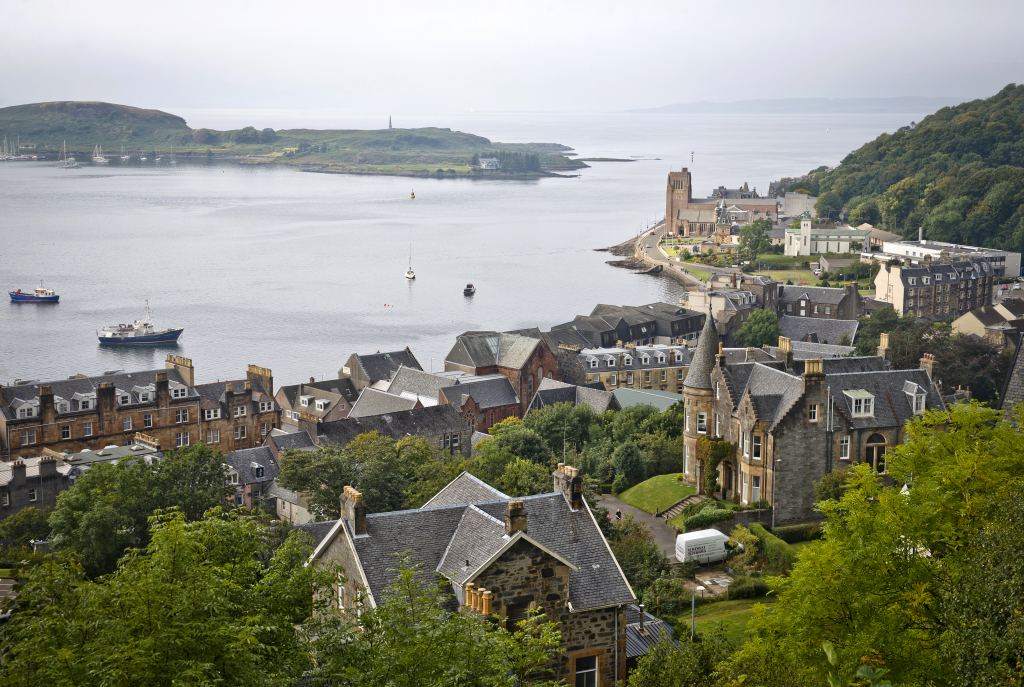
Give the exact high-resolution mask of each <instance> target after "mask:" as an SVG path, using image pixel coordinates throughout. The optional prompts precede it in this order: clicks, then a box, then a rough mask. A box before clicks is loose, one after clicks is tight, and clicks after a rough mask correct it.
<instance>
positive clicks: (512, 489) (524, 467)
mask: <svg viewBox="0 0 1024 687" xmlns="http://www.w3.org/2000/svg"><path fill="white" fill-rule="evenodd" d="M497 487H498V488H499V489H501V490H502V491H503V492H505V493H506V494H508V495H509V496H532V495H533V494H543V493H545V492H547V491H549V490H550V489H551V475H550V474H548V471H547V470H546V469H545V468H543V467H541V466H540V465H537V463H533V462H531V461H529V460H525V459H523V458H516V459H515V460H513V461H512V462H510V463H509V464H508V465H506V466H505V472H504V473H503V474H502V476H501V478H500V479H499V480H498V484H497Z"/></svg>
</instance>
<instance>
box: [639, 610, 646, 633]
mask: <svg viewBox="0 0 1024 687" xmlns="http://www.w3.org/2000/svg"><path fill="white" fill-rule="evenodd" d="M646 615H647V612H646V611H644V605H643V604H640V634H646V632H645V631H644V620H645V617H644V616H646Z"/></svg>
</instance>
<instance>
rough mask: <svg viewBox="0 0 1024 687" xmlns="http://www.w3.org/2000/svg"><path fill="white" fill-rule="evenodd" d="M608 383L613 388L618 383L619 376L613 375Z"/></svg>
mask: <svg viewBox="0 0 1024 687" xmlns="http://www.w3.org/2000/svg"><path fill="white" fill-rule="evenodd" d="M608 383H609V384H611V385H612V386H615V385H616V384H618V383H619V376H618V375H617V374H614V373H613V374H612V376H611V379H609V380H608Z"/></svg>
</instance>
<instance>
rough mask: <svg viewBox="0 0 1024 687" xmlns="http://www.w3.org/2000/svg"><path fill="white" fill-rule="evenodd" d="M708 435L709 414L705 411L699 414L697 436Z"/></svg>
mask: <svg viewBox="0 0 1024 687" xmlns="http://www.w3.org/2000/svg"><path fill="white" fill-rule="evenodd" d="M707 433H708V414H707V413H705V412H703V411H698V412H697V434H707Z"/></svg>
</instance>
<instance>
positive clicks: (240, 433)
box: [235, 425, 245, 439]
mask: <svg viewBox="0 0 1024 687" xmlns="http://www.w3.org/2000/svg"><path fill="white" fill-rule="evenodd" d="M244 438H245V426H244V425H243V426H239V427H235V439H244Z"/></svg>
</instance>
